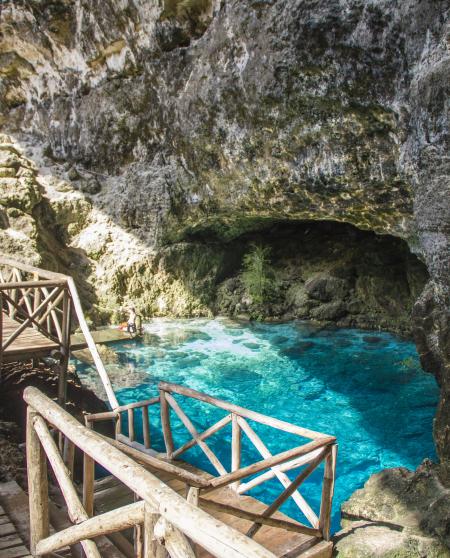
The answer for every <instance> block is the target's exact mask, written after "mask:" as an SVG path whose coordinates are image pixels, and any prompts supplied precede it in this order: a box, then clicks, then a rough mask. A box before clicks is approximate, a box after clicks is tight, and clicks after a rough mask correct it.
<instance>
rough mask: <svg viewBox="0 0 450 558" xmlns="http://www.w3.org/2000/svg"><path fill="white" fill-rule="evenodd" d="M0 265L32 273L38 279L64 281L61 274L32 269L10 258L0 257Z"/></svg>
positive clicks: (64, 277) (36, 268)
mask: <svg viewBox="0 0 450 558" xmlns="http://www.w3.org/2000/svg"><path fill="white" fill-rule="evenodd" d="M0 265H4V266H7V267H11V268H17V269H20V270H22V271H26V272H27V273H32V274H34V275H37V276H38V277H43V278H44V279H50V280H58V279H61V280H62V281H64V280H65V279H66V276H65V275H63V274H62V273H56V272H55V271H48V270H46V269H40V268H38V267H33V266H32V265H28V264H25V263H23V262H19V261H18V260H13V259H12V258H6V257H4V256H0Z"/></svg>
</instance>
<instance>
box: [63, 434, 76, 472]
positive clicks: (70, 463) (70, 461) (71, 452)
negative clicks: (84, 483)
mask: <svg viewBox="0 0 450 558" xmlns="http://www.w3.org/2000/svg"><path fill="white" fill-rule="evenodd" d="M74 461H75V444H74V443H73V442H71V441H70V440H69V438H64V463H65V464H66V467H67V469H68V470H69V473H70V476H71V478H73V467H74Z"/></svg>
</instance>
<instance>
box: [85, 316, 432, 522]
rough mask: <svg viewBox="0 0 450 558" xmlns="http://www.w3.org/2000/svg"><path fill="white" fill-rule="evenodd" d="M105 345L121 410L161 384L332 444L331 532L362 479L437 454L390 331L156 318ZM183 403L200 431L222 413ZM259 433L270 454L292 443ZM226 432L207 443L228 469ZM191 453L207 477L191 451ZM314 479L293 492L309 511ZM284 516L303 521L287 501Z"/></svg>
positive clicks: (263, 491) (425, 387)
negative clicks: (140, 331) (135, 334)
mask: <svg viewBox="0 0 450 558" xmlns="http://www.w3.org/2000/svg"><path fill="white" fill-rule="evenodd" d="M112 347H113V348H114V349H115V350H116V352H117V354H118V357H119V362H118V363H117V364H114V365H108V371H109V372H110V374H111V380H112V382H113V385H114V388H115V390H116V393H117V397H118V399H119V401H120V402H122V403H128V402H131V401H136V400H139V399H144V398H147V397H151V396H152V395H154V394H155V393H156V386H157V383H158V382H159V381H160V380H167V381H171V382H176V383H180V384H183V385H186V386H189V387H191V388H193V389H197V390H200V391H205V392H207V393H210V394H212V395H215V396H217V397H220V398H222V399H226V400H229V401H233V402H235V403H238V404H240V405H243V406H245V407H248V408H251V409H254V410H257V411H260V412H263V413H265V414H268V415H273V416H276V417H278V418H280V419H283V420H287V421H290V422H294V423H296V424H299V425H301V426H305V427H308V428H311V429H313V430H316V431H321V432H324V433H327V434H333V435H335V436H337V438H338V442H339V456H338V478H337V484H336V496H335V502H334V516H333V529H334V530H336V529H337V528H338V527H339V506H340V504H341V502H343V501H344V500H346V499H347V498H348V497H349V496H350V495H351V494H352V492H354V490H356V489H357V488H359V487H361V486H362V485H363V483H364V482H365V481H366V480H367V478H368V477H369V475H370V474H372V473H374V472H376V471H379V470H380V469H383V468H386V467H395V466H400V465H401V466H405V467H409V468H415V467H417V465H418V464H419V463H420V462H421V461H422V459H423V458H425V457H431V458H433V457H434V447H433V441H432V419H433V415H434V411H435V407H436V404H437V398H438V389H437V386H436V383H435V381H434V378H433V377H432V376H430V375H427V374H425V373H424V372H423V371H422V370H421V368H420V365H419V362H418V358H417V354H416V351H415V347H414V345H413V344H412V343H411V342H409V341H405V340H402V339H399V338H398V337H395V336H393V335H390V334H388V333H370V334H369V333H368V332H365V331H359V330H345V329H319V328H315V327H313V326H311V325H310V324H306V323H302V322H291V323H285V324H260V323H258V324H238V323H234V322H231V321H229V320H219V319H217V320H200V319H196V320H164V319H158V320H154V321H153V322H152V323H150V324H147V325H146V327H145V335H144V337H143V339H142V340H139V341H138V340H137V341H129V342H120V343H116V344H114V345H112ZM77 370H78V371H79V373H80V376H81V377H82V378H83V381H85V382H94V383H95V382H97V379H96V377H95V375H94V374H93V373H92V371H91V370H90V369H89V368H88V367H86V366H85V365H80V364H77ZM181 403H182V405H183V408H184V409H185V410H187V412H188V415H189V416H190V418H191V419H192V420H193V422H194V424H196V426H197V427H198V429H202V428H205V427H207V426H209V425H210V424H211V423H212V421H213V420H217V419H218V418H220V417H221V416H223V412H222V411H216V410H215V409H211V408H209V409H208V408H205V407H204V405H203V404H199V403H196V402H190V401H181ZM152 412H153V414H152V415H151V420H152V436H153V442H154V443H156V444H158V445H159V447H160V449H163V445H162V438H161V434H160V432H159V431H158V428H159V417H158V416H157V409H154V410H153V411H152ZM174 428H175V439H176V440H178V441H180V442H184V441H186V440H187V439H188V438H189V436H188V434H187V433H186V431H185V429H184V427H183V426H182V425H181V423H178V422H177V421H176V420H174ZM257 431H258V433H259V434H260V435H261V436H262V437H263V439H264V441H265V443H266V445H267V446H268V447H269V449H270V450H271V451H272V452H278V451H281V450H283V449H287V448H288V447H292V444H293V443H295V441H294V440H293V439H292V438H289V436H285V435H282V436H281V435H279V434H278V433H277V432H276V431H273V430H267V429H264V428H259V429H257ZM229 435H230V432H229V431H226V432H225V431H222V437H221V435H220V433H219V434H218V435H217V436H215V437H212V438H211V439H210V442H208V443H210V445H211V447H212V449H213V450H214V451H215V452H216V453H217V455H218V456H219V457H220V459H221V460H222V462H223V463H224V465H225V466H226V467H229V461H230V454H229V444H225V443H223V442H224V439H226V438H228V441H229ZM224 436H225V438H224ZM243 451H244V457H246V458H247V459H248V460H249V462H250V460H256V459H257V458H258V456H257V454H256V453H255V451H254V450H252V448H251V446H250V445H247V444H246V443H244V447H243ZM187 456H188V457H189V459H190V460H191V461H192V462H196V463H198V464H201V465H202V466H203V467H204V468H207V469H208V470H211V468H210V467H209V464H208V463H207V462H206V460H205V459H204V456H202V455H201V454H200V453H199V452H198V451H196V450H190V452H189V454H187ZM244 464H245V462H244ZM211 471H212V470H211ZM290 476H291V477H292V473H290ZM319 477H320V475H319V474H314V475H312V477H310V479H309V480H308V482H307V483H305V485H304V486H302V489H301V492H302V493H303V495H304V496H305V497H306V498H307V500H308V501H309V502H310V503H312V507H313V508H314V509H316V510H317V508H318V505H319V501H320V494H319V490H318V486H317V483H318V482H319ZM279 492H280V485H279V484H278V483H277V481H271V482H270V483H269V484H265V485H263V486H262V487H261V488H257V489H255V491H254V492H252V494H254V495H255V496H257V497H259V498H261V499H263V500H266V501H271V500H272V499H273V497H274V496H276V495H278V494H279ZM283 509H284V510H285V511H286V512H287V513H289V514H290V515H292V516H294V517H297V518H299V519H303V518H302V517H301V516H300V515H299V514H298V512H297V511H296V510H297V508H296V507H295V504H293V503H292V502H291V503H288V504H287V505H285V507H284V508H283Z"/></svg>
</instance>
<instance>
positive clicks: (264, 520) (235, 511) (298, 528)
mask: <svg viewBox="0 0 450 558" xmlns="http://www.w3.org/2000/svg"><path fill="white" fill-rule="evenodd" d="M200 507H201V508H204V509H207V510H214V511H218V512H223V513H226V514H229V515H234V516H235V517H241V518H242V519H247V520H248V521H253V522H260V523H261V524H262V525H269V526H270V527H276V528H279V529H284V530H286V531H292V532H294V533H301V534H303V535H310V536H312V537H321V536H322V533H321V532H320V531H319V529H312V528H311V527H307V526H306V525H302V524H300V523H295V522H294V521H287V520H285V519H275V518H272V517H265V516H264V515H262V514H257V513H254V512H251V511H247V510H244V509H242V508H237V507H235V506H229V505H228V504H222V503H221V502H215V501H214V500H207V499H206V498H201V499H200Z"/></svg>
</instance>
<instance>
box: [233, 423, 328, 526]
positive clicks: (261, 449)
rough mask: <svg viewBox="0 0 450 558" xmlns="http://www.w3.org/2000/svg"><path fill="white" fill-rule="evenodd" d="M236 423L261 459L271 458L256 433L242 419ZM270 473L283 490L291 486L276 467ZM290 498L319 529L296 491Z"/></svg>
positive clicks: (306, 503)
mask: <svg viewBox="0 0 450 558" xmlns="http://www.w3.org/2000/svg"><path fill="white" fill-rule="evenodd" d="M237 422H238V424H239V426H240V427H241V428H242V430H243V431H244V432H245V433H246V435H247V436H248V438H249V439H250V440H251V442H252V443H253V445H254V446H255V448H256V449H257V450H258V451H259V453H260V454H261V455H262V457H264V458H265V459H270V458H271V457H273V456H272V454H271V453H270V451H269V450H268V449H267V447H266V445H265V444H264V443H263V441H262V440H261V438H260V437H259V436H258V434H256V432H255V431H254V430H253V428H252V427H251V426H250V425H249V424H248V422H247V421H246V420H245V419H244V418H242V417H238V418H237ZM272 471H273V472H274V473H275V476H276V477H277V479H278V480H279V481H280V482H281V484H282V485H283V486H284V487H285V488H288V487H289V486H290V485H291V480H290V478H289V477H288V476H287V475H286V474H285V473H283V472H282V471H280V470H279V469H278V467H273V468H272ZM291 496H292V499H293V500H294V501H295V503H296V504H297V506H298V507H299V509H300V510H301V512H302V513H303V514H304V515H305V517H306V518H307V519H308V521H309V522H310V523H311V525H312V526H313V527H316V528H317V527H319V518H318V517H317V515H316V514H315V512H314V510H313V509H312V508H311V506H310V505H309V504H308V502H307V501H306V500H305V499H304V498H303V496H302V495H301V494H300V493H299V492H298V491H296V490H294V491H293V492H292V494H291Z"/></svg>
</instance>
